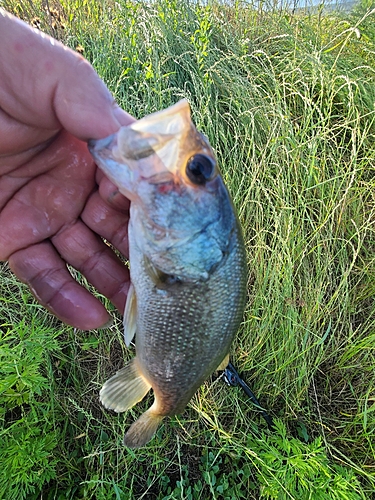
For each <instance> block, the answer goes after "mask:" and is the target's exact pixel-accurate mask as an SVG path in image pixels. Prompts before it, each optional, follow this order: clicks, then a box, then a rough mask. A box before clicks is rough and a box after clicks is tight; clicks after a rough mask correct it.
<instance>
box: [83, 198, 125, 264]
mask: <svg viewBox="0 0 375 500" xmlns="http://www.w3.org/2000/svg"><path fill="white" fill-rule="evenodd" d="M121 196H122V195H121ZM122 198H123V199H124V200H126V198H124V197H123V196H122ZM81 218H82V220H83V221H84V223H85V224H86V225H87V226H88V227H89V228H90V229H91V230H92V231H94V232H95V233H97V234H100V236H101V237H102V238H105V239H106V240H108V241H109V242H110V243H111V244H112V245H113V246H114V247H115V248H117V250H118V251H119V252H120V253H121V254H122V255H124V256H125V257H128V255H129V242H128V223H129V212H128V210H122V211H119V210H118V209H115V208H113V207H111V205H109V204H108V203H106V202H105V201H104V200H103V199H102V198H101V196H100V195H99V193H98V192H97V191H96V192H94V193H92V194H91V196H90V197H89V199H88V200H87V203H86V205H85V208H84V210H83V212H82V214H81Z"/></svg>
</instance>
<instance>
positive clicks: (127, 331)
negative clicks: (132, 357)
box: [123, 284, 137, 347]
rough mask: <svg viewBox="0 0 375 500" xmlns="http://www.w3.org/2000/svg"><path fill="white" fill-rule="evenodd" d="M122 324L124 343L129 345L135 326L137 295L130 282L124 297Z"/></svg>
mask: <svg viewBox="0 0 375 500" xmlns="http://www.w3.org/2000/svg"><path fill="white" fill-rule="evenodd" d="M123 324H124V337H125V344H126V345H127V346H128V347H129V345H130V342H131V341H132V340H133V337H134V335H135V331H136V327H137V296H136V295H135V290H134V286H133V285H132V284H131V285H130V287H129V291H128V296H127V298H126V304H125V311H124V321H123Z"/></svg>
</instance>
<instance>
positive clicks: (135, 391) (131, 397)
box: [99, 358, 151, 413]
mask: <svg viewBox="0 0 375 500" xmlns="http://www.w3.org/2000/svg"><path fill="white" fill-rule="evenodd" d="M150 389H151V385H150V384H149V382H147V380H146V379H145V378H144V377H143V375H142V373H141V371H140V369H139V368H138V362H137V358H133V359H132V360H131V361H130V362H129V363H128V364H127V365H126V366H124V368H122V369H121V370H120V371H118V372H117V373H116V375H114V376H113V377H111V378H110V379H109V380H107V382H106V383H105V384H104V385H103V387H102V389H101V391H100V393H99V396H100V401H101V403H102V404H103V405H104V406H105V407H106V408H109V409H111V410H114V411H116V412H117V413H120V412H123V411H126V410H128V409H129V408H131V407H132V406H134V405H135V404H136V403H138V402H139V401H141V400H142V399H143V398H144V397H145V396H146V394H147V393H148V391H149V390H150Z"/></svg>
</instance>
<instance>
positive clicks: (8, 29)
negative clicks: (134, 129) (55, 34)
mask: <svg viewBox="0 0 375 500" xmlns="http://www.w3.org/2000/svg"><path fill="white" fill-rule="evenodd" d="M0 46H6V47H7V50H6V51H4V54H3V57H2V58H1V59H0V74H1V75H2V79H1V85H0V107H1V108H2V109H3V110H4V111H5V112H6V113H8V114H9V115H10V116H13V117H14V118H16V119H17V120H19V121H20V122H22V123H25V124H26V125H32V126H37V127H40V128H47V129H56V128H60V127H63V128H65V129H67V130H68V131H70V132H71V133H72V134H73V135H75V136H77V137H79V138H81V139H83V140H87V139H90V138H94V139H98V138H101V137H105V136H106V135H109V134H112V133H114V132H116V130H118V128H119V127H120V125H126V124H128V123H131V122H132V121H134V119H133V118H132V117H131V116H130V115H128V114H127V113H125V112H122V111H120V110H119V108H118V106H117V105H116V104H115V102H114V99H113V97H112V95H111V94H110V92H109V90H108V89H107V88H106V86H105V85H104V83H103V82H102V80H101V79H100V78H99V76H98V75H97V73H96V72H95V70H94V69H93V67H92V66H91V65H90V64H89V63H88V61H86V60H85V59H84V58H83V57H82V56H81V55H80V54H78V53H77V52H74V51H73V50H70V49H68V48H67V47H65V46H64V45H62V44H61V43H59V42H58V41H57V40H54V39H53V38H51V37H49V36H47V35H45V34H44V33H41V32H40V31H38V30H36V29H35V28H31V27H30V26H28V25H27V24H26V23H24V22H22V21H20V20H19V19H17V18H15V17H14V16H12V15H10V14H8V13H7V12H5V11H4V10H3V9H0Z"/></svg>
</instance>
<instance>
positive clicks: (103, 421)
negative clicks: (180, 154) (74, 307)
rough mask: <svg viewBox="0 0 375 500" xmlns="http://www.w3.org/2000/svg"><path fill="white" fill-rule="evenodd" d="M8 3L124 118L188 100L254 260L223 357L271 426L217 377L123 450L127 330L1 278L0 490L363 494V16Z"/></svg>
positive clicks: (366, 309)
mask: <svg viewBox="0 0 375 500" xmlns="http://www.w3.org/2000/svg"><path fill="white" fill-rule="evenodd" d="M0 5H2V6H5V7H6V8H8V9H9V10H11V11H12V12H15V13H16V14H17V15H19V16H21V17H22V18H24V19H26V20H29V21H33V22H34V23H37V24H38V25H39V26H40V27H41V28H42V29H43V30H45V31H47V32H49V33H50V34H52V35H54V36H55V37H58V38H59V39H61V40H63V41H64V42H65V43H66V44H68V45H69V46H71V47H73V48H76V47H77V46H81V47H82V48H83V49H84V55H85V56H86V57H87V58H88V59H89V60H90V61H91V62H92V63H93V65H94V66H95V68H96V69H97V71H98V72H99V74H100V75H101V76H102V78H103V79H104V80H105V82H106V83H107V85H108V86H109V88H110V89H111V91H112V92H113V93H114V95H115V97H116V99H117V100H118V102H119V103H120V104H121V105H122V106H123V107H124V108H125V109H126V110H127V111H129V112H130V113H132V114H134V115H135V116H136V117H141V116H143V115H144V114H147V113H150V112H152V111H155V110H157V109H160V108H163V107H166V106H168V105H169V104H171V103H173V102H176V101H177V100H178V99H180V98H181V97H186V98H188V99H189V101H190V102H191V105H192V109H193V116H194V120H195V122H196V124H197V126H198V127H199V128H200V129H201V130H202V131H203V132H204V133H205V134H206V135H207V136H208V137H209V139H210V142H211V144H212V145H213V147H214V149H215V151H216V153H217V156H218V159H219V162H220V166H221V169H222V172H223V176H224V178H225V180H226V182H227V184H228V187H229V189H230V191H231V193H232V196H233V199H234V202H235V205H236V207H237V209H238V212H239V215H240V219H241V223H242V225H243V229H244V234H245V241H246V246H247V250H248V257H249V268H250V282H249V301H248V307H247V310H246V314H245V317H244V322H243V326H242V327H241V330H240V331H239V333H238V336H237V338H236V341H235V343H234V345H233V350H232V359H233V361H234V363H235V365H236V366H238V367H239V368H240V370H241V371H243V372H244V376H245V378H246V380H247V381H248V383H249V384H250V386H251V387H252V389H253V390H254V392H255V393H256V394H257V395H258V396H259V398H260V400H261V403H262V404H263V405H264V406H265V407H266V408H267V409H268V410H269V411H270V413H271V414H272V415H273V416H274V417H275V421H276V423H277V426H276V429H275V431H274V432H270V431H269V430H268V429H267V428H266V425H265V423H264V421H263V420H262V418H261V416H260V414H259V413H258V412H257V411H256V410H255V409H254V408H253V407H252V406H251V404H250V403H249V401H248V400H247V398H246V396H245V395H244V394H243V393H242V392H241V391H240V390H239V389H234V388H229V387H227V386H226V385H225V384H223V383H222V381H221V380H211V381H208V382H207V383H205V384H204V385H203V386H202V387H201V389H200V390H199V391H198V393H197V394H196V396H195V397H194V398H193V399H192V401H191V404H190V405H189V407H188V408H187V410H186V411H185V412H184V414H183V415H181V416H179V417H175V418H172V419H169V420H166V422H165V424H164V425H163V426H161V427H160V429H159V430H158V432H157V435H156V438H155V439H154V440H153V441H152V442H151V443H150V445H149V446H148V447H147V448H145V449H142V450H139V451H130V450H127V449H124V447H123V446H122V444H121V442H122V436H123V434H124V429H125V428H126V427H127V426H128V424H129V423H131V422H132V421H133V420H134V418H135V417H136V416H137V415H140V413H141V412H142V411H143V409H144V408H146V407H148V406H149V404H150V399H147V400H146V401H145V402H143V403H142V404H140V405H137V407H135V408H134V409H132V410H130V411H129V412H128V413H127V414H125V415H120V416H117V415H114V414H112V413H111V412H108V411H106V410H105V409H103V408H102V407H101V406H100V404H99V402H98V390H99V388H100V386H101V384H102V383H103V382H104V380H106V379H107V378H108V376H109V375H110V374H112V373H114V371H115V370H116V369H117V368H119V367H121V366H122V365H123V362H124V359H128V358H130V357H131V356H133V354H134V353H132V352H130V351H129V350H127V349H126V348H125V347H124V345H123V342H122V332H121V318H120V317H118V320H117V323H116V324H115V325H114V326H113V327H111V329H109V330H106V331H100V332H99V331H98V332H90V333H87V332H80V331H73V329H72V328H70V327H66V326H64V325H62V324H60V323H59V322H57V321H56V320H55V319H54V318H53V317H51V316H50V315H49V314H48V313H47V312H46V311H44V310H43V309H42V308H41V307H40V306H38V305H37V304H36V302H35V301H34V300H33V299H32V297H31V295H30V293H29V292H28V291H27V290H26V289H25V287H23V286H22V285H20V284H19V283H18V282H17V280H16V279H15V278H14V277H13V276H12V275H11V274H10V273H9V271H8V270H7V268H6V267H3V268H2V273H1V276H2V278H1V281H0V318H1V323H0V335H1V340H0V342H1V350H0V408H1V410H0V418H1V420H0V422H1V423H0V456H1V457H2V460H1V463H2V467H1V468H0V498H7V499H11V500H13V499H14V500H19V499H23V498H27V499H34V498H35V499H37V498H38V499H39V498H43V499H46V498H47V499H55V498H56V499H61V500H63V499H83V498H84V499H96V500H100V499H116V500H118V499H126V498H135V499H141V498H143V499H160V500H161V499H164V500H166V499H180V498H181V499H208V498H209V499H211V498H212V499H218V500H219V499H220V500H221V499H238V498H246V499H254V500H255V499H259V498H266V499H296V500H300V499H313V500H315V499H320V498H321V499H326V498H330V499H331V498H332V499H346V500H347V499H349V500H351V499H369V498H372V497H374V495H373V492H374V491H375V449H374V442H375V306H374V293H375V280H374V278H375V259H374V250H375V235H374V222H375V195H374V192H375V191H374V188H375V177H374V173H375V168H374V165H375V147H374V144H375V140H374V139H375V137H374V132H375V123H374V119H375V108H374V103H375V85H374V83H375V78H374V70H375V41H374V40H375V28H374V22H375V13H374V12H372V11H370V10H369V11H366V5H365V4H363V5H362V7H361V8H358V9H357V11H356V12H354V13H351V14H346V15H339V14H337V13H336V14H335V13H324V12H322V11H317V12H316V13H315V14H311V15H308V14H306V13H302V12H301V13H298V14H295V15H291V14H290V13H288V12H280V11H265V10H261V9H254V8H251V6H249V5H246V4H242V3H241V2H233V3H232V4H231V5H226V6H223V5H221V6H220V7H219V6H218V5H217V4H215V3H210V5H209V6H201V5H199V4H196V3H189V2H179V1H173V0H171V1H168V0H160V1H156V2H153V3H152V4H151V5H147V4H146V3H145V4H143V3H140V2H135V3H132V2H129V1H128V2H126V1H125V0H119V1H118V2H113V1H103V2H95V1H94V0H85V1H83V0H76V1H61V2H60V3H56V4H53V3H52V2H49V8H50V11H48V9H47V10H46V9H44V8H43V6H42V2H26V1H25V0H24V1H20V0H5V1H4V0H3V1H0ZM43 5H45V4H44V3H43ZM53 9H57V11H58V12H59V13H60V14H59V15H57V11H55V10H53ZM366 12H367V13H366ZM36 18H38V19H36Z"/></svg>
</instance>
